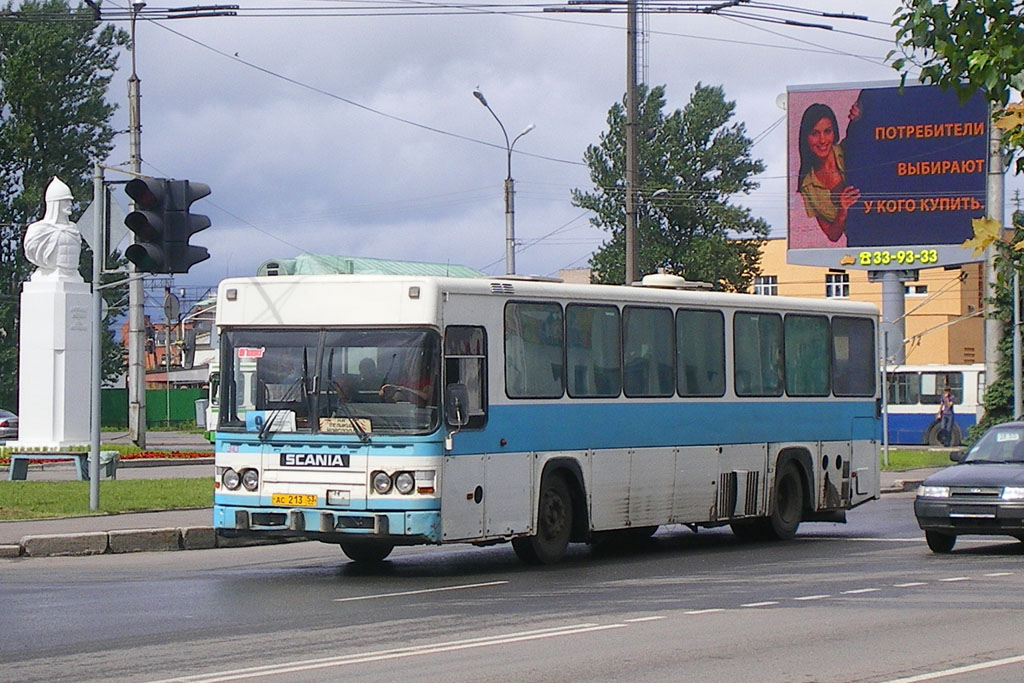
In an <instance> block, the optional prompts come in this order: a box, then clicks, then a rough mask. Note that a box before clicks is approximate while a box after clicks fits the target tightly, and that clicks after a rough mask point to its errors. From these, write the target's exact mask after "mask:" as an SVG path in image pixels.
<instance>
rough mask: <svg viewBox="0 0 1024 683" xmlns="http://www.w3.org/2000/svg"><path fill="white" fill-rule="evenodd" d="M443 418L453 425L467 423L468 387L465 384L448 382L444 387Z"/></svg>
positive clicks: (457, 425)
mask: <svg viewBox="0 0 1024 683" xmlns="http://www.w3.org/2000/svg"><path fill="white" fill-rule="evenodd" d="M444 419H445V421H446V422H448V424H450V425H453V426H455V427H465V426H466V425H468V424H469V389H467V388H466V385H465V384H449V385H448V386H447V387H445V391H444Z"/></svg>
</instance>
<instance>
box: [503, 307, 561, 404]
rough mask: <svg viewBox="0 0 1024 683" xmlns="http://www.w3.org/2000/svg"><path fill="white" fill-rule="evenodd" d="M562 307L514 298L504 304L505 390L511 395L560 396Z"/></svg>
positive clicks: (531, 396) (522, 396) (520, 396)
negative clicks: (516, 300) (514, 299)
mask: <svg viewBox="0 0 1024 683" xmlns="http://www.w3.org/2000/svg"><path fill="white" fill-rule="evenodd" d="M562 366H563V361H562V307H561V306H559V305H558V304H556V303H525V302H515V301H511V302H509V303H508V304H507V305H506V306H505V391H506V392H507V393H508V396H509V398H560V397H561V396H562V393H563V387H562V374H563V373H562Z"/></svg>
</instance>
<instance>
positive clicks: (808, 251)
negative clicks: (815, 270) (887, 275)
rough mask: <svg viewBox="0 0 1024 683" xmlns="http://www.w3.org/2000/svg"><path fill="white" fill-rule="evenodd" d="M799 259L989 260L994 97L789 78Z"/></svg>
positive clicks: (793, 256)
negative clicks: (978, 225) (981, 222)
mask: <svg viewBox="0 0 1024 683" xmlns="http://www.w3.org/2000/svg"><path fill="white" fill-rule="evenodd" d="M786 99H787V103H786V111H787V130H788V142H787V156H788V173H787V179H786V195H787V202H788V208H789V229H788V233H787V234H788V251H787V260H788V261H789V262H790V263H794V264H800V265H810V266H827V267H831V268H861V269H865V270H893V269H899V270H903V269H908V268H922V267H935V266H942V265H952V264H958V263H967V262H970V261H977V260H980V257H975V256H974V255H973V253H972V251H971V250H970V249H963V248H961V247H960V245H961V244H962V243H963V241H964V240H966V239H968V238H970V237H972V236H973V229H972V226H971V220H972V219H974V218H979V217H981V216H984V215H985V198H986V178H987V173H986V171H987V168H988V123H989V113H988V105H987V103H986V102H985V100H984V98H982V97H981V96H980V95H976V96H974V97H972V98H971V99H970V100H968V101H967V102H966V103H965V104H961V103H960V101H959V100H958V99H957V97H956V95H955V93H953V92H952V91H944V90H941V89H940V88H938V87H936V86H926V85H911V86H906V87H905V88H903V89H902V91H901V89H900V88H899V87H898V86H888V85H887V86H866V87H853V86H850V85H843V86H799V87H790V88H788V90H787V96H786Z"/></svg>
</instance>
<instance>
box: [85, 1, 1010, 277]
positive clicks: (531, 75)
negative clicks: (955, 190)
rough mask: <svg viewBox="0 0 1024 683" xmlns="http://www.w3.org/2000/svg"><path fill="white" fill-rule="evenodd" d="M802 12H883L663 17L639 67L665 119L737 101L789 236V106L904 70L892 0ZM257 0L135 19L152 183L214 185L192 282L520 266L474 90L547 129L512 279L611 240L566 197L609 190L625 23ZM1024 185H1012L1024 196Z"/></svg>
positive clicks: (522, 154)
mask: <svg viewBox="0 0 1024 683" xmlns="http://www.w3.org/2000/svg"><path fill="white" fill-rule="evenodd" d="M791 1H792V3H793V4H792V5H788V6H790V7H800V8H813V9H815V10H822V11H828V12H850V11H855V12H857V13H858V14H862V15H866V16H867V17H868V19H869V21H853V20H843V19H815V18H814V17H810V16H806V15H801V14H794V13H780V12H771V11H769V10H766V9H754V8H752V7H748V8H744V9H743V13H744V14H747V15H752V16H759V17H763V18H788V19H796V20H804V21H814V22H821V23H826V24H828V25H830V26H832V27H833V29H834V30H831V31H829V30H823V29H819V28H806V27H793V26H783V25H779V24H777V23H765V22H762V21H756V20H751V19H743V18H735V17H733V18H729V17H725V16H719V15H715V14H686V13H652V14H650V15H649V16H648V19H647V22H646V27H645V29H646V30H645V34H646V37H647V41H646V60H645V61H646V67H645V68H644V70H643V72H644V73H645V75H646V79H645V80H646V82H647V83H649V84H651V85H664V86H666V98H667V106H666V111H668V112H670V111H674V110H675V109H680V108H683V107H685V106H686V103H687V102H688V100H689V97H690V95H691V94H692V92H693V89H694V87H695V86H696V84H697V83H698V82H700V83H703V84H707V85H721V86H722V87H723V88H724V91H725V95H726V97H727V99H729V100H733V101H735V103H736V110H735V117H734V119H733V120H734V122H741V123H743V124H744V125H745V126H746V132H747V135H748V136H749V137H751V138H752V139H754V140H755V141H756V144H755V145H754V147H753V153H754V155H755V157H757V158H760V159H762V160H763V161H764V162H765V165H766V170H765V172H764V173H763V174H762V175H761V176H759V177H758V181H759V182H760V188H759V189H758V190H757V191H756V192H754V193H752V194H750V195H747V196H738V197H736V198H734V201H735V202H736V203H737V204H740V205H743V206H746V207H748V208H750V209H751V211H752V212H753V214H754V215H755V216H759V217H761V218H764V219H765V220H766V221H767V222H768V223H769V225H770V226H771V228H772V233H771V234H772V236H777V237H782V236H784V235H785V229H786V196H785V174H786V126H785V125H784V123H783V117H784V115H785V112H784V111H783V109H782V108H780V106H779V104H777V101H778V99H779V97H780V95H783V94H784V93H785V92H786V89H787V86H796V85H812V84H837V83H865V82H868V83H890V84H895V83H896V82H897V79H898V74H897V73H896V72H895V71H894V70H893V69H892V68H891V67H889V66H888V65H886V63H885V56H886V54H887V53H888V52H889V50H891V49H892V48H893V47H894V42H893V40H894V35H895V32H894V29H893V28H892V27H891V26H890V23H891V20H892V15H893V11H894V10H895V9H896V7H897V6H898V3H897V2H895V1H894V0H862V1H861V2H857V3H851V2H848V1H847V2H833V1H831V0H824V1H819V2H812V1H811V0H791ZM242 2H243V4H242V5H241V8H240V10H239V14H238V16H235V17H213V18H190V19H177V20H154V19H153V18H151V17H156V16H159V15H158V14H151V13H154V12H157V11H158V8H157V7H156V6H153V7H147V8H144V9H143V10H142V11H141V14H140V21H139V22H138V24H137V28H136V44H137V50H136V69H137V73H138V76H139V78H140V79H141V93H142V98H141V122H142V135H141V150H142V159H143V172H144V173H146V174H148V175H152V176H156V177H168V178H184V179H189V180H192V181H198V182H203V183H206V184H208V185H209V186H210V187H211V189H212V193H211V195H210V196H209V197H208V198H206V199H203V200H200V201H198V202H196V204H195V205H193V211H194V212H197V213H205V214H207V215H209V217H210V219H211V221H212V227H210V228H209V229H207V230H206V231H204V232H202V233H199V234H197V235H195V236H194V237H193V238H192V243H193V244H198V245H202V246H205V247H207V248H208V249H209V251H210V253H211V258H210V259H209V260H207V261H205V262H203V263H201V264H198V265H197V266H194V267H193V268H192V270H191V272H190V273H188V274H187V275H178V276H176V277H175V286H179V285H180V286H183V287H184V286H188V287H204V286H209V287H215V286H216V284H217V283H218V282H219V281H220V280H221V279H222V278H225V277H229V276H245V275H251V274H254V273H255V271H256V268H257V267H258V266H259V265H260V264H261V263H262V262H264V261H266V260H268V259H272V258H292V257H294V256H296V255H298V254H300V253H302V252H309V253H327V254H339V255H349V256H363V257H374V258H384V259H402V260H415V261H430V262H437V263H458V264H463V265H468V266H472V267H475V268H478V269H480V270H482V271H484V272H487V273H492V274H499V273H504V272H505V260H504V254H505V215H504V202H503V181H504V178H505V174H506V163H507V156H506V149H505V141H504V138H503V137H502V132H501V128H500V127H499V125H498V123H497V122H496V121H495V119H494V118H493V117H492V116H491V114H490V113H489V112H488V111H487V110H486V109H485V108H484V107H483V106H482V105H481V104H480V102H479V101H477V99H475V98H474V96H473V90H474V89H477V88H479V90H480V91H481V92H483V93H484V94H485V96H486V98H487V101H488V103H489V104H490V106H491V108H492V109H493V111H494V113H495V114H496V115H497V116H498V117H499V118H500V120H501V122H502V123H503V124H504V126H505V128H506V130H507V131H508V134H509V137H510V138H512V137H514V136H516V135H517V134H518V133H519V132H521V131H522V130H524V129H525V128H526V127H527V126H528V125H529V124H533V125H534V126H535V128H534V129H533V130H532V131H530V132H529V133H528V134H527V135H525V136H523V137H522V138H520V139H519V141H518V142H517V143H516V144H515V153H514V154H513V157H512V176H513V177H514V179H515V189H516V195H515V231H516V239H517V244H518V246H517V257H516V258H517V272H518V273H520V274H533V275H545V276H553V275H556V274H557V273H558V271H559V270H560V269H564V268H580V267H586V266H587V265H588V260H589V258H590V255H591V254H592V253H593V252H594V251H595V250H596V249H597V248H598V247H599V246H600V245H601V244H602V242H604V241H605V240H606V239H608V237H609V235H608V233H606V232H604V231H602V230H600V229H597V228H594V227H592V226H591V225H590V222H589V218H590V215H589V213H588V212H585V211H583V210H581V209H578V208H575V207H573V206H572V202H571V191H572V190H573V189H574V188H579V189H583V190H590V189H592V185H591V183H590V180H589V173H588V169H587V167H586V166H585V165H584V163H583V154H584V151H585V150H586V148H587V146H588V145H591V144H597V143H598V142H599V139H600V135H601V134H602V132H604V131H606V130H607V125H606V117H607V114H608V110H609V108H610V107H611V105H612V104H613V103H614V102H616V101H621V99H622V97H623V93H624V91H625V71H626V31H625V23H626V16H625V14H618V13H617V14H608V13H601V14H595V13H578V12H559V13H540V12H535V11H533V8H540V7H543V6H548V7H567V6H568V5H559V4H558V3H553V4H550V5H528V4H525V3H519V4H518V5H516V6H517V7H518V8H519V9H530V12H529V13H523V14H510V13H508V12H507V11H504V9H505V8H508V7H511V6H512V3H511V2H510V0H499V1H498V2H495V3H492V4H490V5H473V6H472V8H473V9H472V10H468V11H460V12H458V13H455V12H453V11H450V10H447V11H442V10H441V9H439V8H443V7H449V8H450V7H453V6H454V5H453V4H451V3H447V4H444V5H442V4H441V3H433V2H419V1H410V0H402V1H400V2H395V1H392V0H366V1H364V2H348V1H346V0H303V1H302V2H291V1H289V0H276V1H275V2H251V1H248V2H247V1H246V0H242ZM190 4H191V3H184V4H183V5H182V6H187V5H190ZM655 4H658V5H661V6H664V5H663V4H662V3H653V2H652V3H651V5H652V6H654V5H655ZM675 4H676V6H680V7H681V6H686V5H687V4H691V3H687V2H685V1H681V2H677V3H675ZM754 4H757V3H754ZM762 4H765V3H762ZM102 6H103V8H104V9H105V10H109V11H111V12H113V11H114V10H115V9H116V8H125V7H127V2H126V0H113V1H112V2H111V1H109V0H108V1H107V2H104V3H103V5H102ZM269 7H274V8H277V9H276V10H266V8H269ZM462 7H469V5H462ZM261 8H263V10H264V11H262V12H261V11H260V9H261ZM487 8H490V9H487ZM495 8H498V9H497V11H495ZM356 9H358V11H359V12H361V13H363V15H362V16H357V15H355V14H354V13H353V11H354V10H356ZM371 15H372V16H371ZM120 25H122V26H123V27H125V28H126V29H127V27H128V25H127V23H121V24H120ZM129 73H130V59H129V58H128V56H127V54H126V55H124V57H123V58H122V60H121V66H120V69H119V71H118V73H117V74H116V75H115V77H114V81H113V82H112V84H111V88H110V96H111V99H112V100H113V101H115V102H117V103H119V104H120V105H121V106H120V109H119V111H118V113H117V114H116V119H115V122H114V123H115V127H116V128H117V129H118V130H125V131H126V130H127V128H128V106H127V77H128V75H129ZM129 156H130V154H129V140H128V135H127V134H122V135H119V136H118V138H117V140H116V148H115V150H114V152H113V153H112V155H111V157H110V158H109V159H108V160H107V164H108V165H110V166H114V167H121V168H128V161H129ZM107 177H108V179H123V178H124V176H119V174H118V173H117V172H116V171H107ZM1019 185H1020V183H1016V185H1014V182H1010V183H1008V185H1007V191H1006V196H1007V203H1008V206H1009V202H1010V200H1011V199H1012V194H1013V188H1014V187H1018V186H1019ZM120 200H121V204H122V206H127V198H126V197H125V196H124V195H123V193H121V194H120ZM1009 210H1012V206H1010V207H1009ZM123 247H124V245H122V249H123Z"/></svg>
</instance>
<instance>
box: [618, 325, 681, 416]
mask: <svg viewBox="0 0 1024 683" xmlns="http://www.w3.org/2000/svg"><path fill="white" fill-rule="evenodd" d="M673 325H674V323H673V322H672V311H671V310H670V309H668V308H641V307H639V306H626V309H625V312H624V313H623V335H622V336H623V349H622V351H623V353H622V356H623V363H622V368H623V388H624V389H625V393H626V396H641V397H642V396H671V395H672V394H673V393H674V391H675V387H674V386H673V385H674V384H675V371H674V369H673V361H674V358H673V355H674V349H673V348H672V346H673V344H672V342H673V338H674V337H675V334H674V332H673V329H672V328H673Z"/></svg>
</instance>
